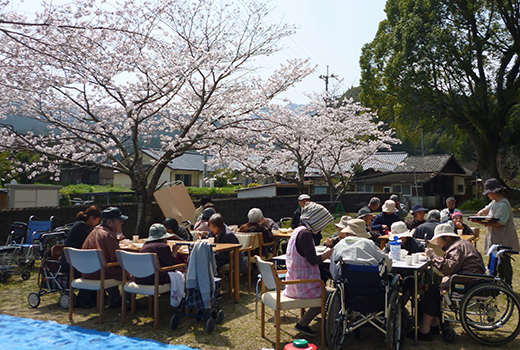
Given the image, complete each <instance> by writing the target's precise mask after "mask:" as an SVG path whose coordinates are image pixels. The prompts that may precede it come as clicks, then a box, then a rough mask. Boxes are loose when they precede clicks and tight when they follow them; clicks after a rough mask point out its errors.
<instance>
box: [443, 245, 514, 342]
mask: <svg viewBox="0 0 520 350" xmlns="http://www.w3.org/2000/svg"><path fill="white" fill-rule="evenodd" d="M504 254H510V255H511V254H518V252H517V251H513V250H511V247H506V246H501V245H493V246H492V247H491V248H490V249H489V252H488V255H489V263H488V268H487V270H486V274H484V275H481V274H456V275H453V276H451V277H450V284H449V289H448V290H447V291H444V292H443V296H442V301H441V318H440V321H441V330H442V337H443V339H444V340H445V341H446V342H449V343H451V342H454V341H455V339H456V337H457V335H456V333H455V330H454V329H453V328H452V327H451V324H452V323H455V322H456V323H459V322H460V324H461V325H462V328H463V330H464V331H465V332H466V333H467V334H468V335H469V336H470V337H471V338H473V339H474V340H476V341H477V342H479V343H482V344H485V345H492V346H500V345H504V344H507V343H509V342H510V341H512V340H514V339H515V338H516V337H517V336H518V333H519V332H520V299H519V298H518V296H517V295H516V293H515V292H513V290H512V289H511V287H510V286H509V285H507V284H506V283H505V282H504V281H502V280H500V278H498V277H497V272H498V265H499V261H500V257H501V256H503V255H504ZM461 278H463V280H462V281H461V280H460V279H461Z"/></svg>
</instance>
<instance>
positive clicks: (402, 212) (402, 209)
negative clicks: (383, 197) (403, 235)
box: [390, 194, 409, 221]
mask: <svg viewBox="0 0 520 350" xmlns="http://www.w3.org/2000/svg"><path fill="white" fill-rule="evenodd" d="M390 199H391V200H393V201H394V202H395V207H396V208H397V210H398V211H397V215H399V220H401V221H405V220H406V217H407V216H408V213H409V211H408V208H407V207H406V205H404V204H403V203H401V202H400V201H399V196H398V195H396V194H393V195H391V196H390Z"/></svg>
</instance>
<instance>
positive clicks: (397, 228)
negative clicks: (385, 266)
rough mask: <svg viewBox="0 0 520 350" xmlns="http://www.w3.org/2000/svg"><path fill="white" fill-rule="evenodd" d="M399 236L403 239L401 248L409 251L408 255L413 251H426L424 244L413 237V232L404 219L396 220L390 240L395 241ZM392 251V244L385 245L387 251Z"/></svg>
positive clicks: (399, 238)
mask: <svg viewBox="0 0 520 350" xmlns="http://www.w3.org/2000/svg"><path fill="white" fill-rule="evenodd" d="M396 237H397V239H398V240H400V241H401V249H405V250H407V251H408V255H410V254H413V253H419V252H424V246H423V245H422V244H419V243H418V242H417V241H416V240H415V238H413V237H412V233H411V232H410V231H408V229H407V228H406V224H405V223H404V222H402V221H398V222H394V223H393V224H392V230H391V231H390V241H393V240H394V239H395V238H396ZM389 252H390V244H387V245H386V246H385V253H389Z"/></svg>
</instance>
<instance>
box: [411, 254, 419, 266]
mask: <svg viewBox="0 0 520 350" xmlns="http://www.w3.org/2000/svg"><path fill="white" fill-rule="evenodd" d="M419 255H420V254H417V253H415V254H413V255H412V261H413V263H414V264H418V263H419Z"/></svg>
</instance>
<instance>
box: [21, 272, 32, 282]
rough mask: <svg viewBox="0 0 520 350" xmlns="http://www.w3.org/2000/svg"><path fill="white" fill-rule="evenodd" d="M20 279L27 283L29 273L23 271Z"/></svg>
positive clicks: (29, 276)
mask: <svg viewBox="0 0 520 350" xmlns="http://www.w3.org/2000/svg"><path fill="white" fill-rule="evenodd" d="M20 277H22V280H23V281H27V280H28V279H29V278H31V271H29V270H25V271H23V272H22V273H21V274H20Z"/></svg>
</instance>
